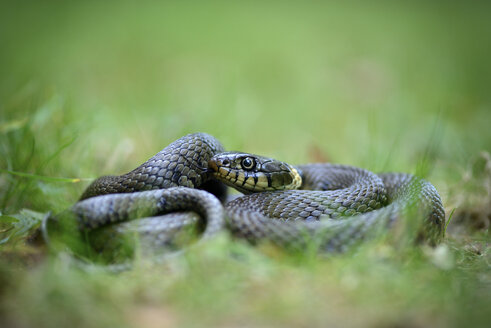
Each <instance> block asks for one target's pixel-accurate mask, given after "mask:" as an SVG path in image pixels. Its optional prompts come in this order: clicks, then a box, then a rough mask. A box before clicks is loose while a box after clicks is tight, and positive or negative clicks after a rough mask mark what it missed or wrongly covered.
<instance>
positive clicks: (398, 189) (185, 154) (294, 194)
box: [70, 133, 445, 251]
mask: <svg viewBox="0 0 491 328" xmlns="http://www.w3.org/2000/svg"><path fill="white" fill-rule="evenodd" d="M224 184H227V185H230V186H232V187H234V188H236V189H238V190H239V191H241V192H243V193H244V194H245V195H244V196H241V197H238V198H236V199H235V200H233V201H230V202H228V203H227V204H226V205H225V206H224V207H222V205H221V203H220V202H219V200H218V199H220V200H222V201H223V200H224V199H225V190H226V189H225V186H224ZM296 188H300V189H301V190H292V189H296ZM200 189H201V190H200ZM217 198H218V199H217ZM70 212H71V213H72V215H74V216H75V217H76V219H77V222H78V224H79V226H80V228H81V229H83V230H100V229H101V227H102V228H104V227H106V226H109V225H111V226H112V227H113V229H115V230H116V231H118V232H121V231H123V230H124V231H136V232H137V233H139V235H140V236H143V237H144V238H147V239H148V240H150V244H152V246H155V247H159V246H162V245H166V244H169V243H170V240H171V239H172V238H171V237H169V236H170V235H171V234H172V233H175V232H176V231H180V230H182V229H183V228H184V227H187V226H190V225H193V224H194V225H197V226H198V230H200V231H202V233H203V237H209V236H212V235H214V234H215V233H216V232H218V231H219V230H221V229H222V228H223V227H224V226H225V227H226V228H227V229H228V230H229V231H231V232H232V234H233V235H235V236H238V237H241V238H245V239H247V240H249V241H251V242H253V243H257V242H262V241H265V240H266V241H269V242H272V243H274V244H276V245H279V246H282V247H293V248H295V249H305V248H306V247H309V245H315V247H317V248H318V249H319V250H321V251H344V250H346V249H348V248H350V247H351V246H352V245H354V244H355V243H357V242H360V241H361V240H364V239H368V238H371V237H373V236H376V235H377V234H379V233H380V232H381V231H386V230H387V229H388V228H390V227H393V226H394V225H395V224H396V223H397V222H401V221H404V222H405V221H407V220H402V219H406V218H407V219H412V221H410V222H416V223H415V224H412V225H411V224H409V225H408V226H414V227H415V230H416V232H417V234H418V236H419V237H421V238H424V239H425V240H428V241H430V242H431V243H437V242H439V240H440V239H441V238H442V236H443V227H444V221H445V213H444V210H443V206H442V202H441V199H440V196H439V195H438V192H437V191H436V189H435V188H434V187H433V186H432V185H431V184H430V183H429V182H427V181H425V180H423V179H420V178H417V177H415V176H412V175H409V174H397V173H385V174H379V175H377V174H374V173H371V172H369V171H367V170H363V169H360V168H354V167H350V166H344V165H333V164H307V165H302V166H298V167H293V166H290V165H289V164H286V163H283V162H279V161H275V160H272V159H269V158H266V157H261V156H257V155H251V154H246V153H238V152H228V153H227V152H224V149H223V147H222V145H221V144H220V142H219V141H217V140H216V139H215V138H213V137H212V136H210V135H207V134H204V133H195V134H190V135H187V136H185V137H182V138H180V139H179V140H177V141H175V142H173V143H172V144H170V145H169V146H168V147H166V148H165V149H163V150H162V151H161V152H159V153H158V154H156V155H155V156H154V157H152V158H151V159H149V160H148V161H147V162H145V163H144V164H142V165H141V166H139V167H138V168H136V169H135V170H133V171H131V172H129V173H127V174H124V175H121V176H108V177H101V178H99V179H97V180H95V181H94V182H93V183H92V184H91V185H90V186H89V187H88V188H87V190H86V191H85V192H84V193H83V195H82V197H81V201H79V202H78V203H77V204H75V205H74V206H73V208H72V209H71V211H70ZM135 218H139V219H138V220H132V219H135ZM115 223H119V224H115ZM106 239H107V238H106Z"/></svg>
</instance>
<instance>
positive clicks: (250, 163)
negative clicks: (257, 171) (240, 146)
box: [242, 157, 256, 170]
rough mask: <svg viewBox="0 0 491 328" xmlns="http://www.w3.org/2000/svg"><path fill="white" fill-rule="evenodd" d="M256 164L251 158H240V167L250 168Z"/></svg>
mask: <svg viewBox="0 0 491 328" xmlns="http://www.w3.org/2000/svg"><path fill="white" fill-rule="evenodd" d="M254 166H256V163H255V161H254V159H253V158H251V157H246V158H244V159H243V160H242V167H243V168H244V169H246V170H252V169H253V168H254Z"/></svg>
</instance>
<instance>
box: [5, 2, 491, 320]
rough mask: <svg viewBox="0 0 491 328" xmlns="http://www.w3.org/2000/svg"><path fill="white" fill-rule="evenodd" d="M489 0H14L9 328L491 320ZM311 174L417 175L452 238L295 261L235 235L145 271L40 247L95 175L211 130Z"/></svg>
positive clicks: (10, 5)
mask: <svg viewBox="0 0 491 328" xmlns="http://www.w3.org/2000/svg"><path fill="white" fill-rule="evenodd" d="M490 13H491V5H490V4H489V3H486V2H485V1H482V2H479V1H475V2H472V3H468V2H463V1H462V2H459V1H432V2H424V1H412V2H408V3H403V2H390V1H370V2H362V1H348V2H342V3H341V2H340V3H337V2H321V1H307V2H275V1H261V2H248V3H244V2H225V1H210V2H207V3H202V2H198V1H182V2H173V1H162V2H134V3H133V2H131V1H120V2H115V1H114V2H113V1H108V2H96V1H83V2H64V1H46V2H39V1H2V2H0V48H1V50H0V214H1V216H0V326H2V327H66V326H71V327H73V328H75V327H101V326H106V327H114V326H118V327H203V326H210V327H326V326H331V327H428V326H432V327H464V326H465V327H484V326H487V325H489V322H490V320H491V314H490V311H489V309H491V274H490V272H491V270H490V269H491V268H490V264H491V252H490V248H489V242H490V237H489V225H490V223H491V154H490V153H491V128H490V125H491V92H490V86H491V64H490V61H489V58H490V55H491V20H489V14H490ZM198 131H201V132H207V133H209V134H211V135H213V136H215V137H217V138H218V139H219V140H221V142H222V143H223V144H224V146H225V147H226V148H227V149H228V150H241V151H247V152H253V153H257V154H262V155H266V156H270V157H274V158H277V159H280V160H283V161H286V162H289V163H292V164H301V163H308V162H323V161H328V162H334V163H343V164H349V165H354V166H359V167H363V168H367V169H369V170H372V171H374V172H383V171H400V172H409V173H414V174H417V175H419V176H422V177H424V178H426V179H428V180H429V181H431V182H432V183H433V184H434V185H435V187H436V188H437V190H438V191H439V192H440V194H441V196H442V199H443V202H444V205H445V210H446V214H447V221H448V222H447V227H446V236H445V239H444V241H443V242H442V244H441V245H439V246H437V247H435V248H431V247H428V246H424V245H414V244H408V243H405V242H404V241H403V240H398V239H397V238H395V237H393V238H391V237H390V236H389V237H388V238H384V239H381V240H377V241H374V242H371V243H367V244H366V245H364V246H362V247H359V248H357V249H356V250H354V251H352V252H349V253H347V254H331V255H328V256H317V255H315V254H289V253H287V252H282V251H280V250H277V249H274V248H271V247H253V246H251V245H248V244H247V243H245V242H242V241H240V240H235V239H233V238H232V237H231V236H229V235H228V234H227V233H226V232H223V233H222V234H221V235H219V236H217V238H215V239H213V240H210V241H207V242H206V243H201V244H200V245H199V247H192V248H190V249H189V250H188V251H186V252H184V253H183V254H182V255H181V256H176V257H172V258H170V259H168V260H166V261H165V262H163V263H158V264H155V263H153V262H152V261H151V259H145V258H137V259H136V260H135V263H134V267H133V269H132V270H128V271H125V272H120V273H114V272H110V271H108V270H105V268H104V267H101V266H97V265H94V266H84V267H83V268H80V266H79V265H77V262H76V260H75V259H74V258H73V257H72V256H70V255H69V254H65V253H58V252H52V251H50V250H49V249H48V248H47V247H46V246H45V245H43V243H42V242H40V240H39V238H38V237H39V236H36V230H37V228H38V227H39V224H40V220H41V219H42V218H43V217H44V215H45V214H46V213H48V212H52V213H58V212H60V211H62V210H64V209H66V208H68V207H70V205H72V204H73V203H74V202H76V201H77V199H78V198H79V196H80V194H81V193H82V191H83V190H84V188H85V187H86V186H87V185H88V184H89V183H90V181H92V180H93V179H94V178H96V177H98V176H101V175H106V174H121V173H125V172H127V171H129V170H131V169H133V168H135V167H136V166H138V165H139V164H141V163H142V162H144V161H145V160H146V159H148V158H149V157H151V156H153V155H154V154H155V153H157V152H158V151H159V150H161V149H162V148H163V147H165V146H166V145H168V144H169V143H170V142H172V141H174V140H176V139H178V138H179V137H181V136H183V135H185V134H188V133H192V132H198Z"/></svg>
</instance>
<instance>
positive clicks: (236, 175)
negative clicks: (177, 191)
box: [208, 152, 302, 194]
mask: <svg viewBox="0 0 491 328" xmlns="http://www.w3.org/2000/svg"><path fill="white" fill-rule="evenodd" d="M208 167H209V169H210V170H211V172H212V174H213V176H214V177H215V179H217V180H219V181H222V182H223V183H225V184H227V185H229V186H231V187H233V188H235V189H237V190H239V191H240V192H243V193H246V194H248V193H252V192H260V191H274V190H286V189H297V188H299V187H300V185H301V184H302V178H301V177H300V174H299V173H298V171H297V169H296V168H294V167H293V166H291V165H289V164H287V163H284V162H280V161H277V160H274V159H272V158H268V157H263V156H259V155H253V154H248V153H240V152H225V153H220V154H217V155H215V156H213V157H212V158H211V159H210V161H209V162H208Z"/></svg>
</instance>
